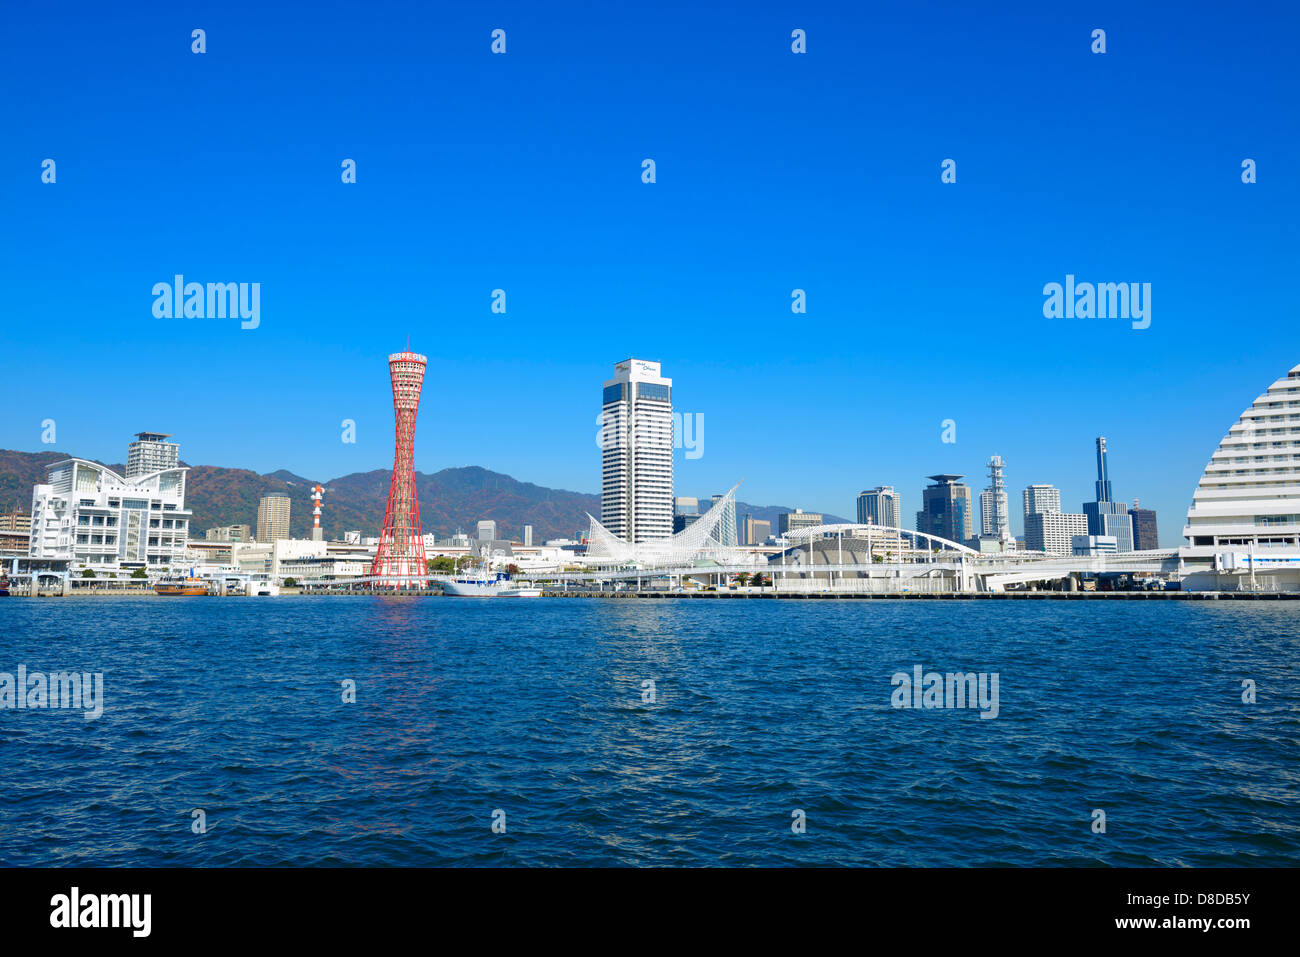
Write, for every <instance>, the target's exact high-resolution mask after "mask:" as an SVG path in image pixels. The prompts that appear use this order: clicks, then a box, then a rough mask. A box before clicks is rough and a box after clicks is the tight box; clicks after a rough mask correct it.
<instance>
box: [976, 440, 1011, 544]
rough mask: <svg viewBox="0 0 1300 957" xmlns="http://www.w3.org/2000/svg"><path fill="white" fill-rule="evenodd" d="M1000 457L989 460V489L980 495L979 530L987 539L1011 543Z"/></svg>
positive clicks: (1005, 490) (1005, 487)
mask: <svg viewBox="0 0 1300 957" xmlns="http://www.w3.org/2000/svg"><path fill="white" fill-rule="evenodd" d="M1002 469H1003V462H1002V456H1000V455H994V456H993V457H991V458H990V459H989V487H988V488H986V489H985V490H984V491H983V492H981V493H980V530H981V532H982V533H983V534H984V535H985V536H988V537H992V538H997V539H999V540H1000V541H1003V542H1009V541H1011V513H1010V509H1009V508H1008V507H1007V486H1006V483H1005V482H1004V481H1003V479H1002Z"/></svg>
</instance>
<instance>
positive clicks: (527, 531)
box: [524, 525, 533, 548]
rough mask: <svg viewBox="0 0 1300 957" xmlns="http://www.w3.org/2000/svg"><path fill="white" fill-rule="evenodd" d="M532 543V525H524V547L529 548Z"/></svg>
mask: <svg viewBox="0 0 1300 957" xmlns="http://www.w3.org/2000/svg"><path fill="white" fill-rule="evenodd" d="M532 545H533V526H531V525H525V526H524V547H525V548H531V547H532Z"/></svg>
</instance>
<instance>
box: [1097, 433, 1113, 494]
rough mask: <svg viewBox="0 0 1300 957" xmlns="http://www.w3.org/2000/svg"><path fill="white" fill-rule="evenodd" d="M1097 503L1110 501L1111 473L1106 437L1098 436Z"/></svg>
mask: <svg viewBox="0 0 1300 957" xmlns="http://www.w3.org/2000/svg"><path fill="white" fill-rule="evenodd" d="M1097 501H1099V502H1109V501H1110V473H1109V471H1108V470H1107V468H1106V436H1104V435H1099V436H1097Z"/></svg>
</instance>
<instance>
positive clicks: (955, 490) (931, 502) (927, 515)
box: [916, 472, 974, 544]
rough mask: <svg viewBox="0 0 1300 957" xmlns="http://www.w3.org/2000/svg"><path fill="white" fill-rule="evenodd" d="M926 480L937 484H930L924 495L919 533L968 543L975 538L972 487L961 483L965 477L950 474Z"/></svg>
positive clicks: (918, 523)
mask: <svg viewBox="0 0 1300 957" xmlns="http://www.w3.org/2000/svg"><path fill="white" fill-rule="evenodd" d="M926 477H927V478H929V479H930V480H931V481H932V482H933V483H934V484H933V485H927V486H926V487H925V488H924V489H923V490H922V492H921V510H920V511H919V512H917V513H916V530H917V531H918V532H924V533H925V534H927V535H935V536H938V537H939V538H946V539H947V540H948V541H950V542H957V543H958V544H965V543H966V541H967V540H968V539H971V538H973V537H974V535H973V534H972V532H971V525H972V521H973V520H972V516H971V501H970V486H968V485H966V484H964V483H962V482H960V481H958V479H960V478H962V476H960V475H953V474H951V473H947V472H945V473H942V474H940V475H929V476H926Z"/></svg>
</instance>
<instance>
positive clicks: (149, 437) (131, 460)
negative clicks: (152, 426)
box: [123, 432, 181, 479]
mask: <svg viewBox="0 0 1300 957" xmlns="http://www.w3.org/2000/svg"><path fill="white" fill-rule="evenodd" d="M170 438H171V436H170V435H168V434H167V433H165V432H137V433H136V434H135V441H134V442H132V443H130V444H129V445H128V446H127V447H126V474H125V476H123V477H124V478H129V479H132V478H138V477H139V476H141V475H148V474H149V473H150V472H157V471H160V470H162V469H174V468H176V466H177V465H179V464H180V455H181V447H180V446H179V445H177V444H176V443H175V442H168V441H166V440H167V439H170Z"/></svg>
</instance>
